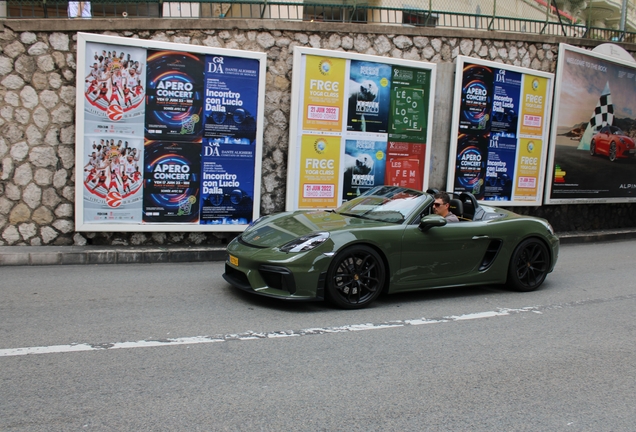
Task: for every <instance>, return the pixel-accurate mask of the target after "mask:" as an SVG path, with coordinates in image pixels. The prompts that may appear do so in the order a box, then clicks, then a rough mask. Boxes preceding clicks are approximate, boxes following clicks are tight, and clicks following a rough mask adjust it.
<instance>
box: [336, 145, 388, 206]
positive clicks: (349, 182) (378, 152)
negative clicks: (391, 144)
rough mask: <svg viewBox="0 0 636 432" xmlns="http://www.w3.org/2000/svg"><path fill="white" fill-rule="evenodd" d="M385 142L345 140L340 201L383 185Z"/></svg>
mask: <svg viewBox="0 0 636 432" xmlns="http://www.w3.org/2000/svg"><path fill="white" fill-rule="evenodd" d="M385 166H386V142H384V141H368V140H347V141H346V144H345V152H344V174H343V182H342V201H349V200H351V199H353V198H356V197H358V196H360V195H361V194H363V193H364V192H366V191H367V190H369V189H371V188H374V187H375V186H382V185H384V176H385Z"/></svg>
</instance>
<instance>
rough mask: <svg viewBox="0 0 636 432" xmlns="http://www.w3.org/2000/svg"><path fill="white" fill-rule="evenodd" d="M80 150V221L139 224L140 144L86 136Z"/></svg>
mask: <svg viewBox="0 0 636 432" xmlns="http://www.w3.org/2000/svg"><path fill="white" fill-rule="evenodd" d="M84 149H85V151H84V165H83V167H82V170H83V176H82V179H83V182H82V185H83V200H84V220H85V221H86V222H91V223H122V222H141V201H142V191H143V178H142V166H143V140H141V139H139V138H130V137H123V138H121V137H116V138H113V137H109V136H108V135H106V134H103V135H86V136H85V137H84Z"/></svg>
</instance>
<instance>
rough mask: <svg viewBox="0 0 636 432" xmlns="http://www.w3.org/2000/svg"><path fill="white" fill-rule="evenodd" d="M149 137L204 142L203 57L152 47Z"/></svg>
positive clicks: (148, 115)
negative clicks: (202, 134) (202, 138)
mask: <svg viewBox="0 0 636 432" xmlns="http://www.w3.org/2000/svg"><path fill="white" fill-rule="evenodd" d="M147 69H148V71H147V74H146V82H147V85H148V89H147V90H146V125H145V126H146V133H145V134H146V138H148V139H165V140H173V141H200V140H201V130H202V121H201V117H202V115H203V112H202V111H203V56H202V55H197V54H193V53H188V52H183V51H167V50H148V66H147Z"/></svg>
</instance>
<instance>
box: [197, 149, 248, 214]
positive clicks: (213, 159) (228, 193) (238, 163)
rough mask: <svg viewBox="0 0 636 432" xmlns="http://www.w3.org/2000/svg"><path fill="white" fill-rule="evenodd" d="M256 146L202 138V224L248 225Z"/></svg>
mask: <svg viewBox="0 0 636 432" xmlns="http://www.w3.org/2000/svg"><path fill="white" fill-rule="evenodd" d="M254 163H255V149H254V146H253V145H250V144H227V143H224V142H222V141H221V140H216V139H214V140H208V139H205V140H204V144H203V157H202V169H201V200H200V203H201V223H202V224H212V225H217V224H231V225H240V224H249V223H250V222H252V207H253V205H254V195H253V194H254V169H253V167H254Z"/></svg>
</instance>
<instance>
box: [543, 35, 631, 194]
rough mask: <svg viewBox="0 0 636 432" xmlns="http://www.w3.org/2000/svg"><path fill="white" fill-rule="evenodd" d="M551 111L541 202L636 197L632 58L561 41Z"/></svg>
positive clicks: (627, 55)
mask: <svg viewBox="0 0 636 432" xmlns="http://www.w3.org/2000/svg"><path fill="white" fill-rule="evenodd" d="M612 46H613V47H615V48H616V49H617V50H622V48H620V47H618V46H615V45H612ZM625 58H627V59H629V58H631V56H630V55H629V54H627V53H626V56H625ZM554 110H555V117H554V121H553V123H552V133H551V142H550V161H549V165H548V175H547V182H546V187H545V189H546V190H545V194H546V203H548V204H585V203H606V202H616V203H618V202H635V201H636V180H635V177H634V172H635V169H636V148H635V146H634V141H635V140H636V63H634V62H633V61H629V60H626V59H623V58H618V57H610V56H608V55H605V54H602V53H596V52H593V51H587V50H582V49H579V48H576V47H573V46H570V45H566V44H561V45H560V46H559V63H558V65H557V87H556V91H555V104H554Z"/></svg>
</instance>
